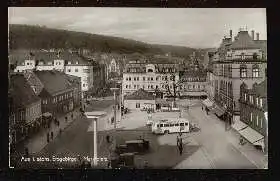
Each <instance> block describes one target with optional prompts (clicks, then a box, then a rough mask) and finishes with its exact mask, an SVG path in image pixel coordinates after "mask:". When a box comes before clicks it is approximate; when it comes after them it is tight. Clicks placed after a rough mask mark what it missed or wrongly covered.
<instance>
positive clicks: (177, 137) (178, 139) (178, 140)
mask: <svg viewBox="0 0 280 181" xmlns="http://www.w3.org/2000/svg"><path fill="white" fill-rule="evenodd" d="M177 146H179V136H177Z"/></svg>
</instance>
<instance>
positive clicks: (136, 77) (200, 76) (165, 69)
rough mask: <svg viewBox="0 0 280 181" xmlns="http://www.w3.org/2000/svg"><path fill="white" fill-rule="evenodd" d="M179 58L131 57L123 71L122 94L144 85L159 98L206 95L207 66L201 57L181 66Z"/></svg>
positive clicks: (129, 92)
mask: <svg viewBox="0 0 280 181" xmlns="http://www.w3.org/2000/svg"><path fill="white" fill-rule="evenodd" d="M181 65H182V64H181V63H180V61H179V62H178V60H177V59H176V58H168V57H165V58H159V57H153V58H151V57H150V58H149V59H146V60H135V61H130V62H128V63H127V64H126V66H125V68H124V72H123V80H122V95H123V97H124V96H126V95H129V94H132V93H133V92H135V91H137V90H139V89H143V90H145V91H147V92H150V93H153V94H154V95H155V96H156V97H158V98H164V97H168V96H172V97H177V98H178V97H189V98H190V97H196V98H197V97H199V98H205V97H206V85H207V83H206V76H207V73H206V70H205V69H204V68H203V67H202V66H200V65H199V63H198V61H193V64H191V65H188V66H187V67H182V66H181Z"/></svg>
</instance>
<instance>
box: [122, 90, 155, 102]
mask: <svg viewBox="0 0 280 181" xmlns="http://www.w3.org/2000/svg"><path fill="white" fill-rule="evenodd" d="M124 98H125V99H126V100H155V96H154V95H153V94H152V93H150V92H147V91H145V90H144V89H142V88H141V89H138V90H137V91H135V92H133V93H132V94H129V95H126V96H125V97H124Z"/></svg>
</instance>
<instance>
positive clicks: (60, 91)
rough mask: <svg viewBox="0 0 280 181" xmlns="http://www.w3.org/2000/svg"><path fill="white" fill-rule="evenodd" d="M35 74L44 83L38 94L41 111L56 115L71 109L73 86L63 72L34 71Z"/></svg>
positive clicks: (72, 104)
mask: <svg viewBox="0 0 280 181" xmlns="http://www.w3.org/2000/svg"><path fill="white" fill-rule="evenodd" d="M35 74H36V76H37V77H38V78H39V79H40V81H41V82H42V84H43V85H44V88H43V90H42V91H41V92H40V94H39V96H40V98H41V100H42V113H51V114H52V115H57V114H61V113H62V114H64V113H67V112H70V111H72V110H73V108H74V98H73V97H74V87H73V85H72V84H71V83H70V81H69V80H68V79H67V78H66V77H65V74H64V73H63V72H58V71H35Z"/></svg>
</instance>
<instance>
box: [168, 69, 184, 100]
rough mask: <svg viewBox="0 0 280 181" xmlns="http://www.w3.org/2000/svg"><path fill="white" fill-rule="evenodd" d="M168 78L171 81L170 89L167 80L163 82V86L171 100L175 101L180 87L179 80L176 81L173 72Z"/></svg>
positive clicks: (178, 95)
mask: <svg viewBox="0 0 280 181" xmlns="http://www.w3.org/2000/svg"><path fill="white" fill-rule="evenodd" d="M170 79H171V81H172V89H170V87H169V82H168V81H166V82H165V88H166V90H167V92H168V94H169V95H170V96H171V97H172V98H173V101H174V102H175V100H176V98H178V97H180V92H179V91H178V88H179V87H180V85H181V82H180V81H178V82H176V80H175V75H174V74H172V75H171V78H170Z"/></svg>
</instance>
